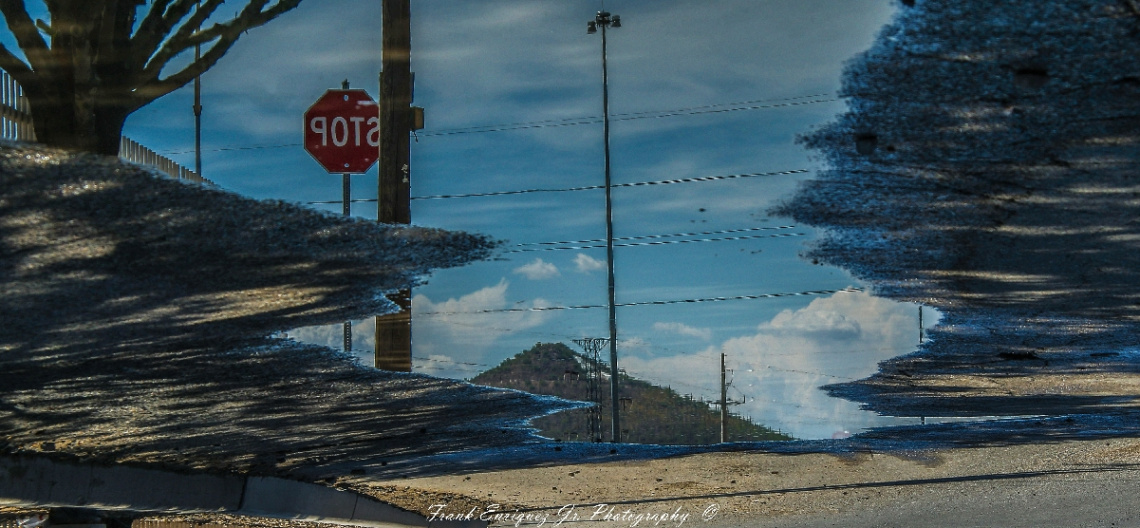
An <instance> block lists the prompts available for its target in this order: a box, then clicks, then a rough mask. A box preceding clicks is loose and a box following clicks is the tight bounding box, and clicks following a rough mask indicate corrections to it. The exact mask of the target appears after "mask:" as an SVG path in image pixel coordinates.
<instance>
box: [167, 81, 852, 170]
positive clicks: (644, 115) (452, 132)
mask: <svg viewBox="0 0 1140 528" xmlns="http://www.w3.org/2000/svg"><path fill="white" fill-rule="evenodd" d="M831 95H832V94H827V93H821V94H812V95H801V96H797V97H786V98H777V99H757V100H754V101H741V102H736V103H719V104H712V105H704V106H694V107H689V108H678V109H674V110H657V111H649V112H633V113H627V114H612V115H611V116H610V120H611V121H631V120H635V119H659V118H664V117H677V116H686V115H700V114H717V113H727V112H740V111H745V110H766V109H771V108H785V107H791V106H803V105H809V104H818V103H830V102H835V101H838V100H840V98H838V97H831V98H828V99H818V98H820V97H828V96H831ZM801 99H811V100H809V101H801ZM770 101H786V102H783V103H774V104H758V103H767V102H770ZM724 107H729V108H724ZM602 119H603V118H602V117H598V116H587V117H570V118H563V119H549V120H545V121H530V122H522V123H506V124H497V125H482V126H472V127H466V128H453V129H440V130H436V131H432V132H424V133H420V134H418V137H444V136H456V135H464V134H481V133H486V132H505V131H509V130H526V129H532V128H552V127H566V126H575V125H592V124H597V123H601V122H602ZM300 146H302V144H301V143H276V144H268V145H230V146H225V147H215V148H211V149H204V151H205V152H230V151H241V150H267V149H278V148H291V147H300ZM193 152H195V150H194V149H181V150H176V149H171V150H164V151H161V152H160V154H166V155H177V154H191V153H193Z"/></svg>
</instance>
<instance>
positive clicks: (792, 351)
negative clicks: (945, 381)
mask: <svg viewBox="0 0 1140 528" xmlns="http://www.w3.org/2000/svg"><path fill="white" fill-rule="evenodd" d="M920 312H921V315H920ZM920 318H921V321H922V324H921V326H920V323H919V321H920ZM939 318H940V316H939V314H938V313H937V312H936V311H935V310H933V309H931V308H920V307H918V306H917V305H914V304H904V303H898V302H894V301H891V300H888V299H883V298H878V297H874V296H872V295H870V294H868V293H865V292H840V293H836V294H833V295H830V296H827V297H821V298H817V299H814V300H813V301H812V302H811V303H810V304H808V305H807V306H804V307H802V308H799V309H794V310H793V309H789V310H785V311H783V312H780V313H779V314H777V315H776V316H775V317H773V318H772V319H771V320H768V321H765V322H763V323H760V324H759V325H757V326H756V327H755V328H754V331H752V332H750V333H748V334H746V335H741V336H737V337H733V338H730V339H727V340H724V341H723V342H721V343H720V344H718V345H713V346H709V347H707V348H706V349H704V350H702V351H697V352H694V353H674V354H672V355H662V354H660V353H659V351H654V350H651V349H649V348H647V347H646V348H639V347H636V346H630V347H626V348H627V350H626V352H625V354H624V355H623V358H622V363H621V366H622V368H623V370H624V371H625V372H626V373H628V374H629V375H630V376H632V377H634V378H637V379H640V380H644V381H647V382H650V383H653V384H655V385H658V386H662V387H669V388H671V389H672V390H673V391H675V392H677V393H678V394H681V395H685V396H691V397H692V398H693V399H697V400H704V401H706V402H715V401H718V400H719V397H720V395H719V376H720V372H719V370H720V364H719V362H720V356H721V354H722V353H723V354H724V355H725V358H726V366H727V368H728V381H729V389H728V391H729V394H728V397H729V399H730V400H733V401H737V402H740V403H739V404H737V405H732V406H731V407H730V410H731V412H732V413H733V414H736V415H739V416H742V417H746V418H749V419H751V420H752V421H753V422H755V423H758V424H764V425H766V426H768V427H770V428H772V429H775V430H778V431H780V432H783V433H786V434H789V435H791V436H793V437H795V438H802V439H825V438H844V437H846V436H849V435H851V434H854V433H857V432H859V431H861V430H864V429H867V428H871V427H883V426H891V425H912V424H919V423H921V422H922V421H923V420H922V419H920V418H917V417H915V418H894V417H884V416H879V415H877V414H874V413H871V412H868V411H864V410H861V409H860V408H859V405H858V404H856V403H853V402H850V401H847V400H842V399H838V398H832V397H829V396H828V395H827V394H826V393H825V392H824V391H822V390H820V387H821V386H824V385H827V384H832V383H842V382H847V381H854V380H857V379H860V378H863V377H866V376H869V375H871V374H873V373H874V372H875V371H876V369H877V365H878V363H879V362H880V361H883V360H886V359H889V358H893V357H897V356H900V355H904V354H908V353H910V352H913V351H914V350H915V349H916V347H917V345H918V342H919V340H920V339H921V338H922V336H923V335H924V334H925V331H926V330H927V329H929V328H931V327H933V326H935V325H936V324H937V322H938V320H939ZM372 332H373V327H372V320H371V319H367V320H364V321H356V322H354V330H353V333H354V335H355V336H357V342H356V345H355V346H354V355H356V356H357V357H358V358H359V359H360V362H361V364H362V365H364V366H369V367H370V366H372V365H373V364H374V361H373V353H372V341H371V339H372V337H371V336H372ZM289 336H290V337H293V338H295V339H298V340H301V341H305V342H310V343H315V344H320V345H325V346H328V347H330V348H333V349H340V348H341V346H342V345H341V343H342V339H343V337H342V336H343V334H342V327H341V325H330V326H322V327H313V328H304V329H298V330H295V331H292V332H289ZM568 344H569V345H570V347H571V348H574V349H575V350H577V347H575V346H574V345H573V344H570V343H568ZM507 357H509V356H507ZM483 361H486V360H483ZM413 363H414V365H415V366H416V370H415V371H416V372H422V373H425V374H431V375H441V376H446V377H454V378H464V379H469V378H471V377H474V375H475V374H477V373H478V372H479V371H483V370H487V369H488V368H489V367H490V366H494V365H487V364H484V363H479V360H478V359H473V358H466V357H463V356H462V355H460V354H455V355H453V356H444V355H431V356H430V357H416V358H415V360H414V361H413ZM488 363H490V362H488ZM607 383H608V382H607ZM941 421H944V420H940V419H937V420H936V419H934V418H927V419H926V422H927V423H935V422H941ZM730 440H731V438H730Z"/></svg>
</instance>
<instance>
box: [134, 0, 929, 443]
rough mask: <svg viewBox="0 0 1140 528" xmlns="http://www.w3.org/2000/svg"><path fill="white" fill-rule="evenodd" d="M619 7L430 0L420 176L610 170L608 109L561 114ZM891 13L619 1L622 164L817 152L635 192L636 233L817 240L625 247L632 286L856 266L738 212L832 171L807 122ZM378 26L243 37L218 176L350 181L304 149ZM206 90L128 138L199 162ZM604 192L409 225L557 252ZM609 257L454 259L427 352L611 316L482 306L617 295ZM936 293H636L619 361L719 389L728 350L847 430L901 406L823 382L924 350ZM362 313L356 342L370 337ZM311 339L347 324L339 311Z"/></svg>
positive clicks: (444, 208) (589, 97)
mask: <svg viewBox="0 0 1140 528" xmlns="http://www.w3.org/2000/svg"><path fill="white" fill-rule="evenodd" d="M227 5H228V4H227ZM239 7H240V6H239V5H237V4H235V5H234V6H232V7H229V8H228V9H231V10H236V9H238V8H239ZM601 7H602V6H601V3H600V2H599V1H598V0H414V1H413V2H412V16H413V24H412V32H413V49H412V69H413V70H414V71H415V72H416V94H415V104H416V105H417V106H422V107H424V108H425V109H426V122H427V127H426V129H425V130H423V131H421V132H420V133H419V137H418V139H417V141H416V142H414V143H413V145H412V164H411V165H412V169H411V170H412V176H411V178H412V195H413V196H417V197H424V196H432V195H439V194H465V193H483V192H493V191H509V190H521V189H538V188H543V189H561V188H570V187H581V186H593V185H600V184H602V183H603V164H602V147H603V141H602V137H603V136H602V125H601V124H600V123H597V122H592V123H588V124H579V125H566V124H565V123H566V121H565V120H568V119H574V120H577V121H582V120H583V119H580V118H597V117H600V115H601V112H602V90H601V42H600V35H588V34H587V33H586V22H587V21H588V20H591V19H592V18H593V16H594V13H595V12H596V11H598V10H599V9H600V8H601ZM895 8H896V5H895V4H894V3H892V2H891V1H890V0H712V1H705V2H696V1H692V0H609V1H608V2H606V3H605V9H607V10H609V11H611V12H613V13H615V14H618V15H620V16H621V18H622V22H623V27H621V28H620V29H612V30H611V31H610V32H609V51H610V53H609V66H610V103H611V113H612V114H613V115H614V120H613V123H612V137H611V145H612V156H613V157H612V160H613V178H614V183H617V184H621V183H632V182H644V181H657V180H668V179H680V178H697V177H706V176H727V175H739V174H755V173H768V172H783V171H805V172H802V173H797V174H792V175H779V176H768V177H749V178H736V179H723V180H718V181H710V182H700V183H680V184H673V185H657V186H645V187H626V188H618V189H615V190H614V199H613V203H614V229H615V236H617V237H641V236H647V235H671V234H678V233H712V234H702V235H693V236H687V237H671V238H667V239H661V240H684V239H703V238H725V237H731V236H757V235H769V234H788V235H795V236H787V237H782V238H751V239H746V240H736V241H729V240H721V241H714V242H700V243H682V244H669V245H657V246H637V247H623V248H618V249H617V250H616V257H615V266H616V272H617V298H618V302H619V303H629V302H634V303H638V302H649V301H660V300H682V299H696V298H709V297H720V296H735V295H751V294H763V293H781V292H799V291H806V290H834V289H842V288H846V287H849V286H860V284H859V283H858V282H857V281H855V280H854V279H852V278H851V277H850V276H849V275H848V274H847V273H845V272H844V271H842V270H838V269H835V268H829V267H823V266H815V265H812V264H811V263H809V262H805V261H803V260H802V259H800V258H799V256H798V255H799V253H800V252H802V251H803V249H804V247H805V244H810V242H811V240H812V239H813V238H814V237H815V236H816V233H815V231H813V230H812V229H810V228H808V227H807V226H796V227H794V228H789V229H781V230H771V231H740V232H737V230H743V229H755V228H773V227H782V226H788V225H792V222H791V221H790V220H789V219H786V218H773V217H770V216H769V215H768V214H767V213H766V211H767V209H768V208H769V207H771V206H772V205H773V204H774V203H776V202H778V201H779V200H781V199H783V198H786V197H787V196H788V195H789V194H790V193H791V192H793V191H794V189H795V187H796V184H797V183H798V182H799V181H801V180H803V179H805V178H808V177H811V175H812V173H813V172H814V170H816V169H818V168H820V162H819V161H818V160H816V159H813V156H812V153H811V152H808V151H805V150H804V149H803V148H802V147H800V146H798V145H797V144H796V143H795V137H796V134H799V133H803V132H806V131H808V130H810V129H811V128H812V127H815V126H818V125H821V124H822V123H825V122H827V121H828V120H829V119H830V118H832V117H833V116H835V115H836V114H838V113H840V112H842V111H843V110H844V109H845V106H844V103H843V101H840V100H835V99H836V96H835V93H836V92H837V90H838V89H839V85H840V79H841V73H842V69H843V65H844V62H845V61H847V60H849V59H851V58H852V57H853V56H855V55H856V54H857V53H859V52H860V51H862V50H865V49H867V48H868V47H870V45H871V43H872V41H873V39H874V37H875V36H876V33H877V32H878V30H879V28H880V27H881V26H882V25H884V24H885V23H887V22H888V21H889V20H890V18H891V16H892V15H893V12H894V10H895ZM380 23H381V22H380V0H373V1H368V2H361V1H349V0H320V1H317V0H309V1H307V2H304V3H302V6H301V7H300V8H298V9H297V10H295V11H294V12H291V13H289V14H287V15H285V16H283V17H281V18H280V19H279V20H277V21H274V22H272V23H270V24H269V25H267V26H265V27H263V28H258V29H255V30H253V31H251V32H249V33H248V34H247V35H246V36H245V37H243V38H242V40H241V41H239V42H238V44H237V45H236V46H235V48H234V49H233V50H232V51H231V52H230V53H229V54H228V55H227V56H226V57H225V58H223V59H222V61H221V63H220V64H219V65H218V66H217V67H215V68H214V69H213V70H211V71H210V72H208V73H207V74H206V75H204V76H203V94H204V95H203V105H204V108H205V111H204V117H203V125H204V130H203V141H204V154H203V161H204V170H203V175H204V176H205V177H207V178H209V179H211V180H213V181H214V182H216V183H218V184H219V185H220V186H221V187H223V188H225V189H228V190H231V191H234V192H237V193H241V194H243V195H247V196H251V197H255V198H272V199H282V200H287V201H293V202H310V201H321V200H337V199H339V198H340V194H341V190H340V181H341V178H340V176H339V175H330V174H327V173H325V172H324V170H323V169H322V168H321V167H320V166H319V165H318V164H317V163H316V162H315V161H313V160H312V159H311V158H310V156H309V155H308V154H307V153H306V152H304V150H303V149H302V148H301V146H300V141H301V134H302V118H301V116H302V114H303V113H304V111H305V109H306V108H307V107H308V106H309V105H310V104H312V103H313V102H314V101H315V100H316V99H317V98H318V97H319V96H320V95H321V94H322V93H323V92H324V91H325V90H326V89H330V88H337V87H339V86H340V82H341V81H342V80H344V79H348V80H349V81H350V82H351V84H352V87H354V88H363V89H365V90H367V91H368V92H369V93H371V94H373V95H375V94H376V84H377V74H378V72H379V70H380V37H381V35H380ZM191 105H192V91H191V89H190V88H189V87H187V88H185V89H182V90H179V91H178V92H175V93H173V94H171V95H169V96H167V97H165V98H163V99H161V100H159V101H157V102H155V103H154V104H152V105H150V106H148V107H146V108H144V109H142V110H140V111H139V112H137V113H136V114H134V115H133V116H131V118H130V119H129V120H128V123H127V127H126V131H125V133H126V135H128V136H130V137H132V138H133V139H136V140H138V141H140V142H142V143H143V144H145V145H147V146H149V147H150V148H152V149H154V150H157V151H159V152H163V153H166V154H167V155H168V156H170V157H171V158H173V159H175V160H176V161H179V162H180V163H182V164H184V165H186V166H189V167H192V166H193V152H192V150H193V138H194V136H193V114H192V111H191ZM585 121H591V120H590V119H585ZM519 124H524V125H523V126H513V125H519ZM504 125H512V126H504ZM535 125H541V126H535ZM555 125H557V126H555ZM502 129H507V130H502ZM353 196H354V198H375V196H376V169H375V168H373V169H372V170H371V171H370V172H369V173H368V174H364V175H358V176H354V177H353ZM603 199H604V195H603V193H602V192H601V191H599V190H588V191H577V192H558V193H529V194H520V195H509V196H495V197H472V198H455V199H421V200H415V201H413V204H412V219H413V222H414V223H416V224H420V225H427V226H437V227H443V228H448V229H457V230H470V231H478V232H482V233H486V234H488V235H491V236H493V237H495V238H499V239H503V240H505V241H506V246H504V249H506V250H511V249H524V248H533V247H537V246H522V247H514V246H513V245H514V244H520V243H535V242H548V241H575V240H589V239H600V238H603V237H604V236H605V224H604V216H603V215H604V201H603ZM315 207H320V208H324V209H326V210H328V211H332V212H337V213H339V211H340V207H341V206H340V205H339V204H336V205H324V206H315ZM353 214H355V215H358V216H361V217H365V218H375V205H374V204H369V203H358V204H356V205H354V206H353ZM725 231H733V232H732V233H724V232H725ZM586 245H590V244H586ZM604 260H605V250H604V249H583V250H559V251H535V252H523V253H504V254H502V255H501V258H500V259H497V260H493V261H487V262H481V263H477V264H473V265H470V266H467V267H465V268H461V269H458V270H448V271H441V272H438V273H436V274H434V275H433V276H432V277H430V278H429V284H428V285H426V286H424V287H421V288H417V289H416V291H415V292H414V295H415V297H414V303H413V304H414V308H413V314H414V321H415V323H414V328H413V333H414V352H413V355H414V356H415V357H416V358H417V359H416V360H415V364H416V371H417V372H424V373H429V374H435V375H442V376H450V377H458V378H466V377H471V376H473V375H475V374H477V373H478V371H480V370H483V369H485V368H488V367H489V366H493V365H495V364H497V363H499V362H500V361H502V360H503V359H505V358H507V357H510V356H512V355H514V354H516V353H518V352H520V351H522V350H525V349H527V348H530V347H531V346H533V345H534V343H536V342H554V341H561V342H566V343H568V344H569V343H570V340H571V339H573V338H576V337H585V336H597V337H603V336H605V335H607V333H608V313H607V310H606V309H604V308H601V309H582V310H555V311H541V312H499V313H492V314H483V315H472V314H470V313H464V312H471V311H475V310H504V309H508V308H529V307H549V306H563V307H565V306H575V305H604V304H605V302H606V274H605V269H604V267H601V266H599V264H602V263H604ZM917 311H918V309H917V307H915V306H913V305H899V304H897V303H891V302H888V301H884V300H882V299H876V298H873V297H871V296H869V295H866V294H835V295H824V296H814V297H789V298H780V299H764V300H742V301H725V302H709V303H698V304H676V305H666V306H632V307H627V308H621V309H620V310H619V312H618V325H619V340H620V344H619V354H620V355H621V357H622V358H623V359H622V360H621V362H620V364H621V366H622V367H623V368H626V369H627V370H628V371H629V373H630V374H632V375H635V376H639V377H643V378H645V379H649V380H652V381H656V382H658V383H661V384H665V385H670V386H672V387H673V388H675V389H677V390H678V391H679V392H682V393H693V394H694V395H698V396H702V397H705V398H710V399H711V398H714V397H715V396H716V394H717V391H718V386H717V384H718V381H719V379H718V378H719V364H718V358H719V354H720V353H721V352H725V353H727V354H728V355H729V358H728V362H729V367H730V368H731V369H733V374H734V380H735V381H734V397H737V398H739V396H740V394H746V395H747V396H748V399H749V400H750V404H749V405H744V406H739V407H735V408H734V409H733V410H734V411H736V412H739V413H742V414H747V415H750V416H752V417H753V418H754V419H755V420H757V421H761V422H764V423H768V424H770V425H771V426H773V427H777V428H780V429H782V430H784V431H790V432H792V433H793V434H796V435H798V436H801V437H811V438H820V437H830V436H832V435H833V434H835V433H836V432H840V431H844V430H850V431H855V430H858V429H860V428H863V427H866V426H868V425H872V424H878V423H887V422H885V421H883V420H879V419H876V418H875V417H873V416H870V415H868V414H866V413H861V412H858V411H857V410H856V408H855V406H854V405H853V404H850V403H848V402H842V401H838V400H832V399H829V398H826V397H825V396H824V395H823V393H822V392H821V391H819V390H817V389H816V387H818V386H819V385H821V384H823V383H828V382H835V381H843V380H845V379H849V378H854V377H859V376H865V375H867V374H869V373H871V372H872V371H873V370H874V366H875V364H876V363H877V362H878V361H880V360H882V359H886V358H888V357H892V356H895V355H899V354H904V353H907V352H910V351H911V349H912V348H913V347H914V345H915V343H916V342H917V336H918V328H917V325H918V323H917ZM429 312H431V313H429ZM441 312H442V313H441ZM931 319H933V317H928V319H927V321H928V322H929V321H930V320H931ZM363 324H364V326H363V327H362V328H358V332H357V337H358V339H357V341H356V345H357V348H358V349H360V350H367V351H368V352H364V353H362V355H365V356H368V355H370V353H371V352H370V351H371V346H372V343H371V327H370V323H369V322H364V323H363ZM293 334H294V335H296V336H298V337H300V338H304V339H307V340H312V341H317V342H327V343H328V344H329V345H330V346H339V343H340V328H339V327H328V328H318V329H303V330H299V331H297V332H294V333H293Z"/></svg>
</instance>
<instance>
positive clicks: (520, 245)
mask: <svg viewBox="0 0 1140 528" xmlns="http://www.w3.org/2000/svg"><path fill="white" fill-rule="evenodd" d="M795 227H796V226H794V225H788V226H777V227H746V228H740V229H722V230H720V231H701V232H694V233H672V234H668V235H641V236H629V237H615V238H614V241H621V240H648V239H656V238H672V237H683V236H706V235H724V234H728V233H745V232H750V231H773V230H777V229H795ZM605 241H606V239H604V238H591V239H588V240H564V241H561V242H521V243H518V244H515V246H518V247H522V246H561V245H564V244H591V243H596V242H605Z"/></svg>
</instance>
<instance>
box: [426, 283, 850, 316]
mask: <svg viewBox="0 0 1140 528" xmlns="http://www.w3.org/2000/svg"><path fill="white" fill-rule="evenodd" d="M859 291H863V288H843V289H839V290H813V291H803V292H788V293H761V294H755V295H732V296H725V297H704V298H698V299H677V300H665V301H639V302H629V303H617V304H615V305H614V306H616V307H619V308H626V307H632V306H664V305H671V304H697V303H708V302H722V301H740V300H757V299H778V298H783V297H799V296H816V295H831V294H833V293H842V292H859ZM595 308H609V305H608V304H583V305H577V306H533V307H530V308H491V309H486V310H471V311H462V312H459V311H452V312H419V313H414V314H413V316H432V315H479V314H492V313H519V312H547V311H559V310H590V309H595Z"/></svg>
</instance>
